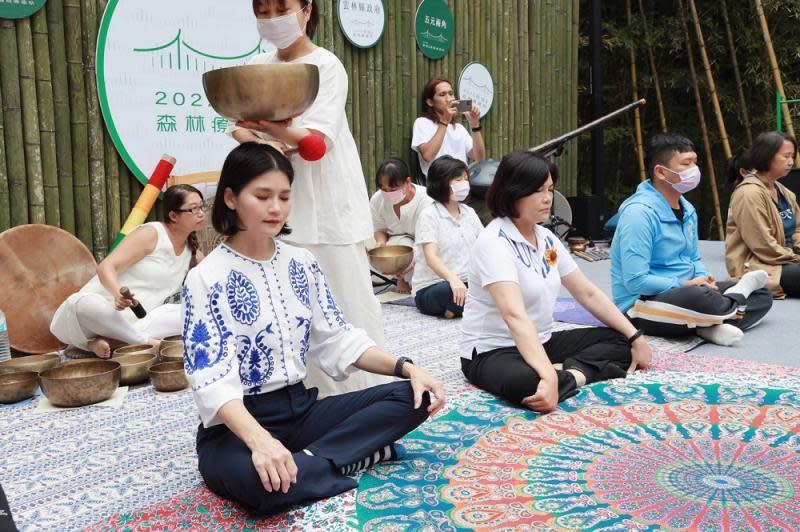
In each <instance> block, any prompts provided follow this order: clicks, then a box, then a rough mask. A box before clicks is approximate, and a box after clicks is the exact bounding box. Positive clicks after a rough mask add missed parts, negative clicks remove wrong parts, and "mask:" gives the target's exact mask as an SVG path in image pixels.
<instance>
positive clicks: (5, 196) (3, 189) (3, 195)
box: [0, 87, 11, 233]
mask: <svg viewBox="0 0 800 532" xmlns="http://www.w3.org/2000/svg"><path fill="white" fill-rule="evenodd" d="M9 227H11V198H10V196H9V190H8V168H7V167H6V138H5V117H4V116H3V91H2V88H1V87H0V233H2V232H3V231H5V230H6V229H8V228H9Z"/></svg>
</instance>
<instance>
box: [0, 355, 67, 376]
mask: <svg viewBox="0 0 800 532" xmlns="http://www.w3.org/2000/svg"><path fill="white" fill-rule="evenodd" d="M59 360H60V359H59V357H58V354H57V353H46V354H44V355H28V356H24V357H16V358H12V359H11V360H6V361H4V362H0V375H2V374H4V373H17V372H20V371H34V372H36V373H41V372H42V371H44V370H47V369H50V368H54V367H56V366H58V362H59Z"/></svg>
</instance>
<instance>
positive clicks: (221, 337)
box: [181, 268, 244, 427]
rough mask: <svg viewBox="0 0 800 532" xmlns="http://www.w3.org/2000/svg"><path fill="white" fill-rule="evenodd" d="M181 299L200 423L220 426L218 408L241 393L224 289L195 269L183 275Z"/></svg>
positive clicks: (186, 352) (187, 360)
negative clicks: (208, 281) (185, 275)
mask: <svg viewBox="0 0 800 532" xmlns="http://www.w3.org/2000/svg"><path fill="white" fill-rule="evenodd" d="M182 300H183V304H182V305H181V307H182V313H183V365H184V368H185V369H186V376H187V377H188V379H189V383H190V384H191V385H192V392H193V395H194V401H195V403H196V404H197V409H198V411H199V414H200V419H201V420H202V421H203V425H204V426H205V427H211V426H213V425H220V424H222V423H223V421H222V419H220V418H219V416H218V412H219V409H220V408H222V406H223V405H225V403H227V402H229V401H232V400H235V399H242V397H243V395H244V392H243V389H242V383H241V380H240V379H239V361H238V359H237V357H236V338H235V336H234V335H233V333H232V332H231V331H230V330H229V329H228V325H227V324H230V323H232V318H231V317H230V310H229V309H228V303H227V298H226V297H225V295H224V288H223V286H222V283H220V282H216V283H207V282H206V281H205V280H204V279H203V277H202V272H200V271H199V270H198V269H197V268H195V269H193V270H191V271H190V272H189V275H188V276H187V277H186V282H185V284H184V287H183V291H182Z"/></svg>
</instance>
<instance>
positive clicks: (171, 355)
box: [161, 343, 183, 364]
mask: <svg viewBox="0 0 800 532" xmlns="http://www.w3.org/2000/svg"><path fill="white" fill-rule="evenodd" d="M161 362H180V363H181V364H183V344H182V343H181V344H180V345H173V346H170V347H165V348H162V349H161Z"/></svg>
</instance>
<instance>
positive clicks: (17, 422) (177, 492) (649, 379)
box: [0, 305, 800, 530]
mask: <svg viewBox="0 0 800 532" xmlns="http://www.w3.org/2000/svg"><path fill="white" fill-rule="evenodd" d="M383 310H384V328H385V331H386V343H387V346H388V347H389V350H390V351H392V352H393V353H395V354H397V355H407V356H410V357H411V358H413V359H414V360H415V361H418V363H419V364H421V365H424V366H425V367H426V368H427V369H429V371H431V373H433V374H434V375H436V376H437V377H439V378H440V379H442V380H443V381H444V383H445V386H446V389H447V393H448V396H449V403H448V407H447V409H446V410H445V411H444V412H443V413H442V415H441V416H440V417H438V418H437V419H436V420H432V421H431V422H429V423H427V424H425V425H424V426H423V427H422V428H421V429H419V430H418V431H417V432H416V433H412V434H411V435H409V437H408V439H407V442H406V445H407V447H409V448H410V450H411V452H410V453H409V459H410V460H408V461H406V462H403V463H402V464H391V465H387V466H384V467H385V468H389V469H384V468H381V469H376V470H374V471H373V472H372V473H370V474H368V475H366V476H364V477H363V482H362V483H361V486H360V488H359V490H357V492H355V491H354V492H349V493H345V494H343V495H341V496H339V497H335V498H332V499H329V500H326V501H321V502H319V503H317V504H313V505H310V506H307V507H303V508H297V509H294V510H292V511H289V512H286V513H284V514H282V515H280V516H276V517H274V518H271V519H257V518H255V517H254V516H251V515H248V514H247V513H246V512H245V511H243V509H242V508H240V507H237V506H235V505H232V504H230V503H227V502H226V501H223V500H221V499H219V498H217V497H215V496H214V495H213V494H211V493H210V492H208V490H206V489H205V488H204V486H203V484H202V481H201V479H200V477H199V475H198V473H197V462H196V455H195V452H194V434H195V430H196V426H197V414H196V410H195V406H194V404H193V401H192V399H191V394H190V393H188V392H181V393H178V394H170V395H161V394H156V393H154V392H153V390H152V388H149V387H146V388H142V389H138V390H134V391H132V392H130V393H129V395H128V398H127V399H126V401H125V403H124V405H123V406H122V407H121V408H120V409H119V410H113V409H101V408H86V409H80V410H75V411H70V412H63V413H58V414H47V415H32V413H31V411H32V410H33V408H34V407H35V400H33V401H28V402H25V403H20V404H17V405H12V406H2V407H0V441H2V442H3V444H2V453H0V471H2V475H3V477H2V483H3V488H4V489H5V491H6V494H7V496H8V499H9V503H10V505H11V509H12V512H13V515H14V519H15V521H16V523H17V525H18V526H19V527H20V528H21V529H22V530H78V529H86V528H88V529H91V530H177V529H191V530H223V529H224V530H229V529H238V530H319V529H325V530H343V529H361V528H363V527H364V526H365V525H366V524H367V523H369V524H370V526H371V527H372V528H383V527H382V526H379V525H381V523H384V522H385V523H386V524H389V523H394V524H398V523H397V521H398V520H400V522H403V521H402V520H403V519H407V518H408V515H411V514H415V513H417V512H425V515H426V516H431V518H435V519H434V521H431V523H436V524H438V525H441V526H440V528H442V529H443V530H447V529H450V528H452V527H455V526H460V525H457V523H459V522H461V521H457V520H456V521H454V519H456V516H457V515H461V516H463V515H467V514H469V512H467V513H464V511H461V510H456V506H455V505H453V504H452V503H450V502H448V503H446V504H445V502H444V499H442V500H438V499H437V501H436V504H435V505H433V506H427V505H428V504H429V503H431V504H433V502H434V501H433V499H432V497H433V496H434V495H435V494H436V493H438V492H437V491H435V490H436V489H438V488H437V486H439V485H440V484H441V483H442V482H444V480H447V481H448V482H451V480H450V479H449V477H447V478H446V477H443V476H442V475H443V474H444V473H443V472H444V470H445V469H446V468H447V467H449V466H448V465H447V464H449V463H450V462H448V461H447V460H450V461H453V460H456V459H457V460H459V461H461V460H462V458H461V457H460V455H459V453H466V452H467V451H468V450H470V449H472V448H473V447H474V448H475V449H477V450H479V449H480V444H481V442H485V441H488V440H486V439H485V438H489V437H493V436H491V435H492V434H494V433H496V432H499V433H502V432H503V431H506V432H508V431H509V428H508V427H510V426H512V425H513V427H515V430H517V428H519V427H521V426H522V422H519V421H514V422H513V424H511V421H507V419H512V418H513V419H515V420H523V421H524V423H527V424H528V425H529V427H528V428H527V429H526V430H530V431H533V432H535V431H538V430H544V429H543V428H542V427H545V426H546V425H545V422H547V421H549V420H552V419H555V418H554V417H553V416H552V415H551V416H545V417H536V416H534V415H533V414H530V413H525V412H522V411H520V410H517V409H514V408H510V407H508V406H506V405H504V404H503V403H500V402H497V401H494V400H492V399H491V398H490V397H489V396H487V395H485V394H482V393H481V392H478V391H476V390H474V389H472V388H470V387H469V386H468V385H467V384H466V383H465V381H464V379H463V377H462V376H461V372H460V369H459V368H458V365H457V364H454V361H455V362H457V360H458V358H457V357H458V355H457V353H458V336H459V334H458V333H459V327H460V323H459V322H458V321H454V320H449V321H448V320H440V319H434V318H429V317H425V316H422V315H420V314H419V313H418V312H417V311H416V310H415V309H409V308H405V307H398V306H395V307H390V306H387V305H384V306H383ZM565 327H568V326H565ZM656 347H657V349H658V350H659V351H658V352H657V356H656V361H655V364H654V366H653V367H652V368H651V369H650V370H648V371H647V372H639V373H637V374H636V375H633V376H631V377H629V378H628V379H627V380H626V381H620V382H618V383H612V385H609V386H611V387H612V389H613V390H622V391H617V392H614V393H615V394H617V395H616V396H615V397H626V398H627V399H626V400H627V401H629V403H630V404H639V403H641V404H649V405H651V406H650V407H649V408H655V409H656V410H658V409H661V410H662V411H664V409H665V408H667V407H668V406H671V405H666V404H665V403H663V402H659V400H662V399H658V398H659V397H666V396H665V395H663V393H662V392H659V393H662V395H661V396H659V395H658V393H656V392H647V393H649V394H650V395H645V392H644V390H647V389H648V388H647V387H648V386H662V385H663V384H662V383H681V384H682V385H685V386H690V387H692V390H694V392H692V393H696V394H700V390H713V389H715V388H714V387H715V386H716V387H717V389H718V388H719V387H720V386H727V387H729V388H732V389H737V390H738V389H747V390H750V391H752V392H753V394H751V395H750V396H745V395H741V396H740V397H739V399H737V400H739V403H738V404H744V403H746V402H747V401H750V403H748V404H749V405H750V406H748V408H751V407H752V408H756V409H762V410H763V409H766V410H765V412H766V411H767V410H769V411H772V410H770V409H774V408H777V406H776V405H778V406H779V405H783V404H784V403H786V404H789V405H793V408H797V401H796V396H792V395H791V394H789V395H786V394H784V395H782V396H781V397H782V399H780V401H778V400H777V399H776V397H777V396H776V395H775V394H776V393H778V392H775V391H774V390H793V391H794V392H797V390H800V369H797V368H785V367H782V366H769V365H763V364H757V363H752V362H741V361H734V360H726V359H718V358H709V357H702V356H699V355H691V354H689V355H687V354H685V353H683V352H671V351H670V349H672V350H674V351H682V350H683V349H675V347H676V344H674V343H666V344H664V345H657V346H656ZM625 390H631V392H630V393H627V392H625V393H627V395H625V393H623V394H622V395H620V393H622V392H624V391H625ZM765 390H766V391H765ZM762 392H763V394H762ZM670 393H672V392H670ZM703 393H706V392H703ZM759 394H762V395H763V397H762V395H759ZM607 397H611V395H610V392H609V393H605V392H604V393H600V392H599V391H595V390H594V389H591V390H590V389H587V390H584V391H582V392H581V394H580V395H578V396H577V397H575V398H573V399H571V400H570V401H569V402H568V403H566V404H565V405H564V406H563V408H562V409H561V411H560V413H559V415H560V414H569V415H574V413H575V412H577V411H579V410H580V409H581V408H588V407H590V406H591V407H592V408H595V407H597V408H611V406H610V405H609V404H605V406H604V405H603V403H602V401H603V400H607V399H606V398H607ZM716 397H721V396H720V395H719V392H717V396H716ZM726 397H727V396H726ZM654 398H655V399H654ZM693 400H694V401H696V404H697V405H699V407H702V408H706V406H703V405H714V406H715V407H720V406H724V405H722V404H717V403H719V400H718V399H714V396H713V394H712V396H711V398H709V397H708V396H701V395H697V396H696V397H695V399H693ZM715 400H716V401H717V403H714V401H715ZM770 401H772V403H770ZM781 401H783V402H781ZM618 402H619V404H617V405H616V406H614V408H617V409H618V410H619V409H620V408H622V406H621V405H622V404H623V403H624V401H622V400H621V399H620V400H619V401H618ZM626 404H627V403H626ZM481 405H483V406H481ZM476 409H477V410H481V409H483V410H486V411H487V412H488V414H487V415H488V416H489V418H488V419H487V418H481V417H480V416H478V415H477V414H475V412H476ZM787 412H788V410H787ZM653 415H655V414H653ZM784 415H785V414H784ZM793 415H794V418H790V419H793V425H792V426H793V427H794V429H792V430H794V431H795V434H794V436H793V438H795V439H787V440H786V441H783V442H781V443H780V445H776V446H775V448H776V449H778V450H781V451H785V450H792V449H794V450H793V451H792V452H794V453H795V454H796V453H797V446H796V432H797V430H798V429H797V426H798V423H799V422H800V420H799V419H798V418H797V414H796V412H795V413H794V414H793ZM765 416H766V414H765ZM614 419H616V418H614ZM678 419H679V418H678ZM754 419H755V418H753V417H752V416H751V417H748V418H747V419H745V420H744V421H743V423H744V422H748V423H751V422H753V420H754ZM764 419H767V418H766V417H765V418H764ZM454 420H455V421H454ZM644 421H646V420H643V421H642V422H641V423H640V424H644ZM454 422H457V423H461V424H462V425H463V428H464V434H463V435H460V436H458V437H455V436H454V437H453V438H451V439H450V443H449V444H444V443H442V440H443V439H446V438H445V435H446V434H448V431H451V430H452V427H453V423H454ZM654 423H655V422H654ZM762 424H763V423H762ZM564 426H568V425H566V424H565V425H564ZM642 426H643V425H642ZM787 426H789V425H787ZM609 427H611V429H608V430H612V429H613V428H614V427H615V426H614V425H613V424H611V423H609ZM593 430H600V429H593ZM642 430H644V429H642ZM439 432H441V434H442V436H441V437H437V436H435V434H437V433H439ZM731 434H741V435H743V434H744V433H731ZM754 434H755V433H754ZM461 436H464V437H465V438H467V437H468V438H467V439H462V437H461ZM712 436H713V431H712ZM759 437H760V436H759ZM437 438H438V439H437ZM698 438H699V436H698ZM734 439H735V438H734ZM750 439H753V438H750ZM553 441H557V442H558V443H559V444H560V443H561V442H563V441H564V440H563V438H562V439H561V440H553ZM614 441H616V440H614ZM698 441H699V440H698ZM740 441H741V442H745V439H744V437H743V436H742V437H741V438H740ZM759 441H760V440H759ZM773 441H777V439H776V440H773ZM437 442H438V443H437ZM470 442H471V443H470ZM792 442H794V443H792ZM747 443H749V440H748V441H747ZM421 445H429V446H436V445H438V447H437V448H439V447H440V449H439V450H438V451H437V454H436V455H435V456H436V460H435V461H434V462H432V463H428V462H426V461H425V460H427V459H428V458H425V457H422V458H421V457H420V454H421V453H420V452H419V449H421V448H422V447H420V446H421ZM526 445H528V446H530V445H532V443H531V442H528V443H527V444H526ZM792 445H794V447H792ZM525 448H526V449H527V448H528V447H525ZM476 452H477V451H476ZM526 456H527V453H526ZM457 457H458V458H457ZM465 457H466V455H465ZM464 459H466V458H464ZM454 463H456V462H454ZM459 463H460V462H459ZM465 463H466V462H465ZM396 467H413V471H414V472H416V471H419V472H420V473H413V474H422V475H423V476H426V475H427V476H428V477H430V474H435V475H438V476H437V477H436V480H435V481H434V480H430V482H429V480H425V482H428V483H427V484H420V485H419V490H421V491H416V492H415V491H414V490H415V489H417V488H415V487H413V486H412V487H411V488H409V486H406V485H402V488H403V489H404V490H406V491H402V493H408V494H409V496H408V497H406V501H407V502H408V501H411V502H409V504H412V505H416V506H414V509H413V511H410V512H406V511H405V510H403V511H399V510H396V509H394V508H392V506H391V503H387V504H386V506H385V507H383V510H381V511H380V512H378V511H377V510H375V509H374V508H371V507H370V506H375V505H376V500H377V499H376V498H375V488H376V486H377V485H376V482H377V481H376V480H375V479H376V478H377V477H376V476H375V475H383V476H386V477H389V476H391V475H393V473H392V468H396ZM509 467H510V468H511V469H510V470H512V471H516V470H517V469H519V467H520V466H519V465H518V464H510V465H508V466H506V469H508V468H509ZM515 468H516V469H515ZM402 470H403V469H401V471H402ZM448 475H450V473H448ZM431 478H432V477H431ZM524 478H526V479H527V477H524ZM526 481H527V480H526ZM581 482H582V481H581ZM529 485H531V486H532V485H533V483H532V482H529ZM581 485H582V486H584V487H582V488H581V489H588V488H587V487H586V486H588V484H587V485H583V484H581ZM599 485H600V482H599V481H597V482H596V483H595V484H593V486H599ZM398 486H400V484H398ZM504 486H505V484H504ZM509 486H512V487H513V486H516V484H515V483H514V482H511V483H510V484H509ZM409 489H410V491H409ZM504 489H505V488H504ZM514 489H517V488H514ZM520 489H521V488H520ZM530 489H533V488H530ZM570 489H573V488H570ZM597 489H599V488H597ZM431 490H434V491H431ZM387 493H388V492H384V493H383V494H382V496H390V495H391V494H390V495H387ZM525 493H528V492H525ZM581 493H582V492H581ZM798 493H800V492H798ZM396 494H397V492H395V493H394V496H396ZM420 497H422V502H414V501H417V500H418V499H419V498H420ZM526 497H527V498H526ZM587 497H588V498H587ZM532 501H538V499H537V492H536V491H535V490H533V491H531V492H530V493H529V494H528V495H524V496H521V499H520V500H519V501H516V500H515V502H513V504H512V505H511V506H509V507H508V508H509V510H508V512H512V513H513V512H517V513H519V512H523V513H525V512H529V513H530V512H533V510H531V509H530V506H531V504H534V503H533V502H532ZM506 502H508V501H506ZM503 504H505V503H503ZM509 504H511V503H509ZM519 504H522V505H523V507H524V508H523V509H522V510H520V509H519V508H521V507H520V506H519ZM526 504H527V506H525V505H526ZM536 504H539V503H538V502H536ZM542 504H544V502H543V503H542ZM548 504H550V503H548ZM570 504H573V506H575V507H576V508H578V507H581V508H583V506H581V505H584V506H585V508H584V509H586V508H589V507H597V506H598V502H597V500H594V499H591V497H589V496H588V495H587V496H586V497H584V496H579V497H577V498H576V499H575V500H574V501H573V503H570ZM607 504H610V503H607ZM448 505H450V506H448ZM451 506H452V508H451ZM499 508H504V507H503V506H502V505H493V504H487V510H486V511H487V512H490V513H491V512H495V513H496V512H497V511H498V509H499ZM537 508H538V507H537ZM440 511H441V512H440ZM535 511H536V512H539V513H536V514H535V515H536V516H537V518H536V520H535V522H537V523H538V522H546V521H547V519H544V521H542V519H540V518H541V517H542V514H541V512H542V510H541V509H537V510H535ZM631 511H632V510H631ZM437 512H440V513H437ZM459 512H460V513H459ZM553 512H554V511H551V513H553ZM556 513H557V512H556ZM556 513H553V515H554V517H553V520H552V523H551V524H548V525H546V526H545V525H541V526H542V527H544V528H546V527H548V526H551V527H555V528H569V526H568V524H569V522H570V521H569V520H566V521H565V520H564V518H563V517H564V516H563V515H561V514H559V516H556ZM618 513H619V512H618ZM420 515H422V514H420ZM469 515H472V517H470V519H475V517H474V515H475V514H469ZM509 515H510V514H509ZM520 515H522V514H520ZM531 515H534V514H533V513H532V514H531ZM709 515H711V514H709ZM725 515H727V514H725ZM404 516H405V517H404ZM556 517H559V519H560V520H558V521H557V520H556ZM457 519H466V518H465V517H457ZM632 519H633V520H632V521H631V522H632V523H639V524H641V523H642V522H640V521H636V519H634V518H632ZM720 519H721V518H720ZM727 519H728V520H729V521H728V522H729V523H732V522H734V521H732V520H731V519H733V518H731V517H727ZM465 522H466V521H465ZM532 522H533V521H532ZM722 522H723V521H719V522H718V523H722ZM537 526H539V525H537ZM636 526H639V525H636ZM400 528H405V527H403V526H402V525H401V526H400ZM412 528H413V527H412ZM523 528H528V529H529V528H530V527H528V526H525V527H523ZM635 528H636V527H633V529H635ZM748 528H752V526H751V527H748ZM790 528H791V527H790Z"/></svg>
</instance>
